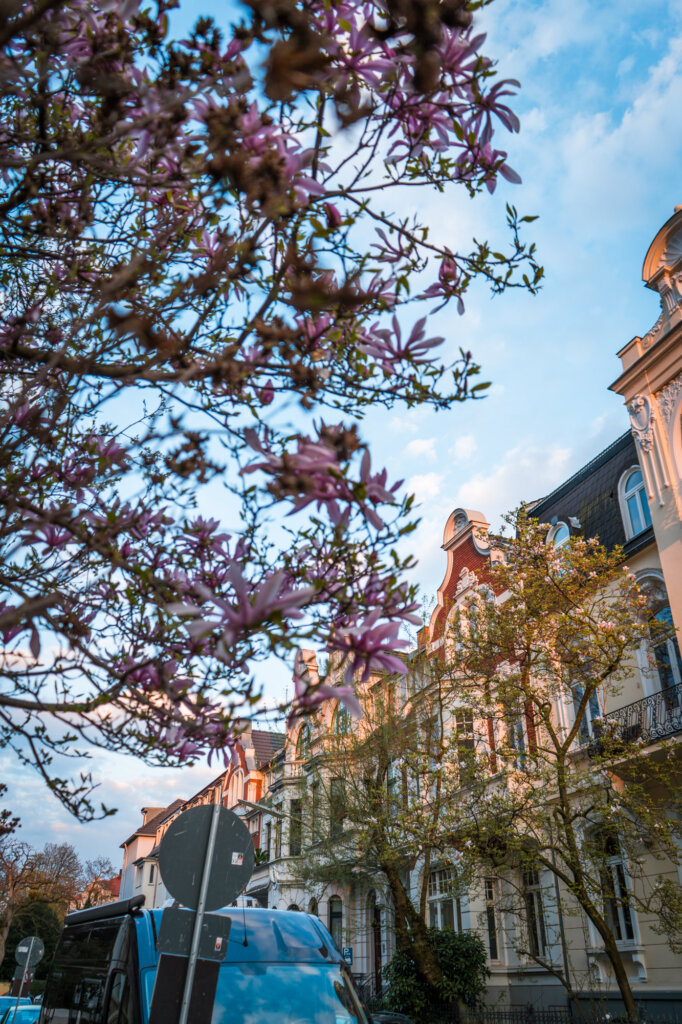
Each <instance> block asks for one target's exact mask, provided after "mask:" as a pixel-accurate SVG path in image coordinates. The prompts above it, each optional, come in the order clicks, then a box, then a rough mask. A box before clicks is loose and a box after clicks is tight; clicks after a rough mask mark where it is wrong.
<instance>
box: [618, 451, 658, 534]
mask: <svg viewBox="0 0 682 1024" xmlns="http://www.w3.org/2000/svg"><path fill="white" fill-rule="evenodd" d="M619 491H620V499H621V511H622V513H623V523H624V525H625V534H626V537H627V539H628V540H630V539H631V538H632V537H636V536H637V535H638V534H640V533H643V531H644V530H646V529H647V527H649V526H651V514H650V512H649V502H648V501H647V496H646V489H645V487H644V480H643V478H642V471H641V469H639V467H635V468H634V469H630V470H628V472H627V473H625V474H624V475H623V476H622V477H621V481H620V486H619Z"/></svg>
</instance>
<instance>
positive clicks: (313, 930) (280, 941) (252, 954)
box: [151, 907, 344, 963]
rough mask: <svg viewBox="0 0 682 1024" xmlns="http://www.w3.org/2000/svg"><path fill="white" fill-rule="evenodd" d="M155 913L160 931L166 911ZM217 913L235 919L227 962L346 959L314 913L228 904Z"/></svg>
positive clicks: (336, 961) (341, 961) (341, 960)
mask: <svg viewBox="0 0 682 1024" xmlns="http://www.w3.org/2000/svg"><path fill="white" fill-rule="evenodd" d="M151 913H152V915H153V917H154V925H155V928H156V931H157V933H158V929H159V928H160V926H161V915H162V913H163V911H162V910H152V911H151ZM187 913H192V911H189V910H188V911H187ZM214 913H216V914H220V915H221V917H229V918H230V922H231V925H230V937H229V940H228V943H227V953H226V955H225V961H224V962H232V963H254V962H261V963H263V962H266V963H267V962H269V963H330V962H331V963H343V962H344V961H343V957H342V956H341V953H340V952H339V950H338V949H337V948H336V945H335V944H334V941H333V939H332V938H331V936H330V934H329V932H328V931H327V930H326V928H325V927H324V925H323V924H322V923H321V922H320V921H319V919H318V918H317V917H315V916H314V915H312V914H305V913H303V912H301V911H297V910H265V909H263V908H261V907H225V908H223V909H222V910H216V911H214Z"/></svg>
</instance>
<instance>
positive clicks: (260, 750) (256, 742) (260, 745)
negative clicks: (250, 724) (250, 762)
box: [251, 729, 286, 768]
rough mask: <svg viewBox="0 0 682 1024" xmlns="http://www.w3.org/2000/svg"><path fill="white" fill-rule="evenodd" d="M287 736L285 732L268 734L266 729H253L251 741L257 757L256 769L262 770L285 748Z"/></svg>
mask: <svg viewBox="0 0 682 1024" xmlns="http://www.w3.org/2000/svg"><path fill="white" fill-rule="evenodd" d="M285 739H286V734H285V733H283V732H266V731H265V730H264V729H252V730H251V741H252V743H253V749H254V753H255V755H256V767H257V768H262V766H263V765H264V764H267V763H268V761H270V760H271V759H272V757H273V755H274V754H276V753H277V751H278V750H281V749H282V747H283V746H284V741H285Z"/></svg>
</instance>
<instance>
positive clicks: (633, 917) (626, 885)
mask: <svg viewBox="0 0 682 1024" xmlns="http://www.w3.org/2000/svg"><path fill="white" fill-rule="evenodd" d="M618 845H619V849H618V852H617V853H616V854H614V855H613V856H612V857H609V859H608V860H607V861H606V865H605V870H606V871H608V874H609V881H610V883H611V885H612V886H613V891H614V898H615V901H616V902H615V906H612V907H610V908H607V907H606V893H604V890H603V886H602V899H603V900H604V904H605V905H604V916H605V917H606V919H607V921H611V919H613V924H615V925H616V928H615V929H614V932H615V933H616V943H617V945H618V946H619V947H621V948H631V947H632V946H637V945H639V930H638V927H637V913H636V911H635V908H634V906H633V905H632V903H631V902H630V896H631V893H632V880H631V878H630V875H629V872H628V868H627V864H626V862H625V857H624V856H623V851H622V849H620V843H619V844H618ZM628 919H629V930H630V931H631V932H632V935H626V934H625V933H626V931H627V930H628ZM618 931H620V933H621V937H620V938H618V934H617V932H618Z"/></svg>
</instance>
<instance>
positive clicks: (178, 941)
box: [157, 907, 232, 961]
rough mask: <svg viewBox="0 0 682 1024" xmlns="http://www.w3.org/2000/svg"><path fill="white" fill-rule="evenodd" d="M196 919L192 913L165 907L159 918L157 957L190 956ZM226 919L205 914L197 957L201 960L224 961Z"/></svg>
mask: <svg viewBox="0 0 682 1024" xmlns="http://www.w3.org/2000/svg"><path fill="white" fill-rule="evenodd" d="M194 919H195V915H194V914H193V913H192V912H191V910H181V909H179V908H177V907H167V908H166V910H164V912H163V916H162V918H161V927H160V928H159V938H158V942H157V948H158V950H159V953H171V954H172V955H173V956H189V954H190V950H191V948H192V935H193V934H194ZM231 924H232V922H231V921H230V919H229V917H223V916H222V915H221V914H204V919H203V921H202V923H201V935H200V938H199V949H198V951H197V956H198V958H199V959H200V960H217V961H221V960H224V959H225V954H226V953H227V942H228V939H229V937H230V925H231Z"/></svg>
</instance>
